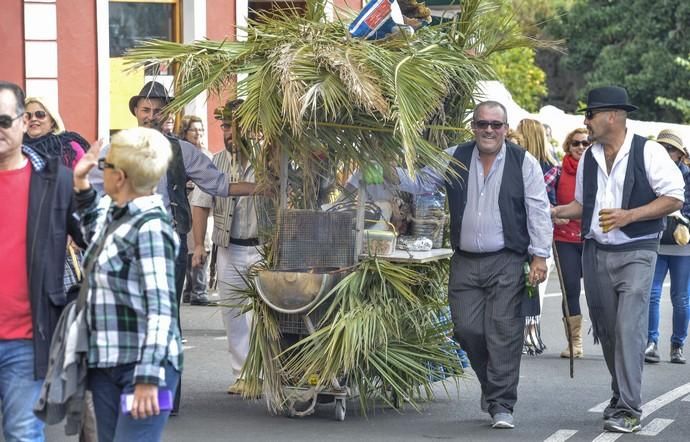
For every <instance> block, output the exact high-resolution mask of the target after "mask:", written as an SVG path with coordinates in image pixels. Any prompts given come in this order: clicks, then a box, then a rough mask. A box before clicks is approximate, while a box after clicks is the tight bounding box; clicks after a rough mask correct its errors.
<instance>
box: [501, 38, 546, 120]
mask: <svg viewBox="0 0 690 442" xmlns="http://www.w3.org/2000/svg"><path fill="white" fill-rule="evenodd" d="M490 61H491V64H492V66H493V68H494V70H495V71H496V75H497V76H498V79H499V80H500V81H501V82H502V83H503V85H504V86H505V87H506V89H508V91H510V93H511V94H512V96H513V99H514V100H515V102H516V103H517V104H519V105H520V106H522V107H523V108H525V109H526V110H528V111H529V112H536V111H538V110H539V106H540V105H541V102H542V99H543V98H544V97H546V84H545V83H544V80H545V78H546V75H545V74H544V71H542V70H541V69H540V68H539V66H537V65H536V64H535V63H534V49H532V48H514V49H510V50H508V51H503V52H498V53H495V54H493V55H492V56H491V58H490Z"/></svg>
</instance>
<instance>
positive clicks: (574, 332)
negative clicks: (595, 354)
mask: <svg viewBox="0 0 690 442" xmlns="http://www.w3.org/2000/svg"><path fill="white" fill-rule="evenodd" d="M563 325H564V326H565V327H569V328H570V339H572V341H573V357H574V358H581V357H582V356H583V355H584V352H583V350H582V315H577V316H571V317H570V318H568V321H567V323H566V319H565V318H563ZM566 336H568V335H567V334H566ZM561 357H562V358H569V357H570V349H569V348H568V347H566V348H565V350H563V351H562V352H561Z"/></svg>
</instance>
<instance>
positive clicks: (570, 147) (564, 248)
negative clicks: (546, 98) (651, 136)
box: [553, 127, 590, 358]
mask: <svg viewBox="0 0 690 442" xmlns="http://www.w3.org/2000/svg"><path fill="white" fill-rule="evenodd" d="M589 145H590V142H589V139H588V138H587V129H585V128H584V127H582V128H578V129H575V130H574V131H572V132H570V133H569V134H568V136H567V137H565V141H564V142H563V151H564V152H565V156H564V157H563V164H562V166H561V173H560V176H559V178H558V180H557V181H556V202H557V205H562V204H568V203H570V202H571V201H572V200H573V199H575V182H576V180H575V176H576V175H577V165H578V163H579V162H580V158H581V157H582V154H583V153H584V152H585V150H586V149H587V148H588V147H589ZM580 230H581V229H580V220H579V219H573V220H570V221H564V222H563V223H560V224H559V223H556V224H555V225H554V228H553V239H554V242H555V244H556V252H557V253H558V260H559V262H560V265H561V277H562V278H563V287H564V288H565V298H566V302H567V304H568V315H566V312H565V311H564V312H563V324H564V326H565V327H566V328H567V329H568V330H570V339H571V341H572V343H573V357H574V358H581V357H582V356H583V355H584V351H583V349H582V311H581V310H580V288H581V286H580V279H581V278H582V239H581V237H580ZM566 336H567V331H566ZM561 357H562V358H570V347H569V346H567V347H566V349H565V350H563V351H562V352H561Z"/></svg>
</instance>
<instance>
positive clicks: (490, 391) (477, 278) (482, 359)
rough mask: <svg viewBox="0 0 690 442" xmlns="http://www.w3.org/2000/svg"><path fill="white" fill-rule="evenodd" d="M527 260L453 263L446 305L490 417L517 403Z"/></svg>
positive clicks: (507, 255)
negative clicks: (447, 304) (477, 381)
mask: <svg viewBox="0 0 690 442" xmlns="http://www.w3.org/2000/svg"><path fill="white" fill-rule="evenodd" d="M526 260H527V257H526V256H524V255H518V254H515V253H513V252H507V251H505V252H500V253H497V254H492V255H488V256H468V255H466V254H461V253H456V254H455V255H453V258H452V259H451V268H450V277H449V281H448V300H449V303H450V310H451V314H452V317H453V325H454V332H455V338H456V340H457V341H458V342H459V343H460V346H461V347H462V348H463V349H464V350H465V351H466V352H467V356H468V358H469V360H470V364H471V365H472V369H473V370H474V372H475V374H476V375H477V379H478V380H479V383H480V385H481V389H482V393H483V394H484V396H485V398H486V401H487V403H488V404H489V413H491V415H492V416H493V415H495V414H496V413H505V412H507V413H512V412H513V407H514V406H515V403H516V402H517V386H518V380H519V379H520V359H521V358H522V341H523V329H524V326H525V318H524V316H522V315H521V304H522V299H523V297H524V296H525V275H524V270H523V265H524V263H525V261H526ZM645 330H646V329H645Z"/></svg>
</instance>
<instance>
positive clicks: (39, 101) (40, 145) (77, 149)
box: [23, 97, 89, 169]
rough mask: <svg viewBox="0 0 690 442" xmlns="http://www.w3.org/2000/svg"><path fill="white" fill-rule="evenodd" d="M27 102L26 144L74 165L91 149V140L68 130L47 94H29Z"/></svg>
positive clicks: (46, 154) (64, 162) (71, 165)
mask: <svg viewBox="0 0 690 442" xmlns="http://www.w3.org/2000/svg"><path fill="white" fill-rule="evenodd" d="M24 104H25V106H26V113H25V115H26V117H27V119H28V121H29V126H28V128H27V130H26V133H25V134H24V141H23V142H24V144H26V145H28V146H30V147H31V148H33V149H34V150H35V151H37V152H39V153H40V154H42V155H44V156H47V157H57V158H60V159H62V163H63V164H64V165H65V166H67V167H69V168H70V169H72V168H73V167H74V165H75V164H77V161H79V159H80V158H81V157H83V156H84V152H86V151H87V150H88V149H89V143H88V142H87V141H86V140H85V139H84V138H83V137H82V136H81V135H79V134H78V133H76V132H68V131H66V130H65V124H64V123H63V122H62V117H60V114H59V113H58V111H57V108H55V107H54V106H53V105H52V104H51V103H50V102H49V101H48V100H46V99H45V98H42V97H28V98H27V99H26V100H25V102H24Z"/></svg>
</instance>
